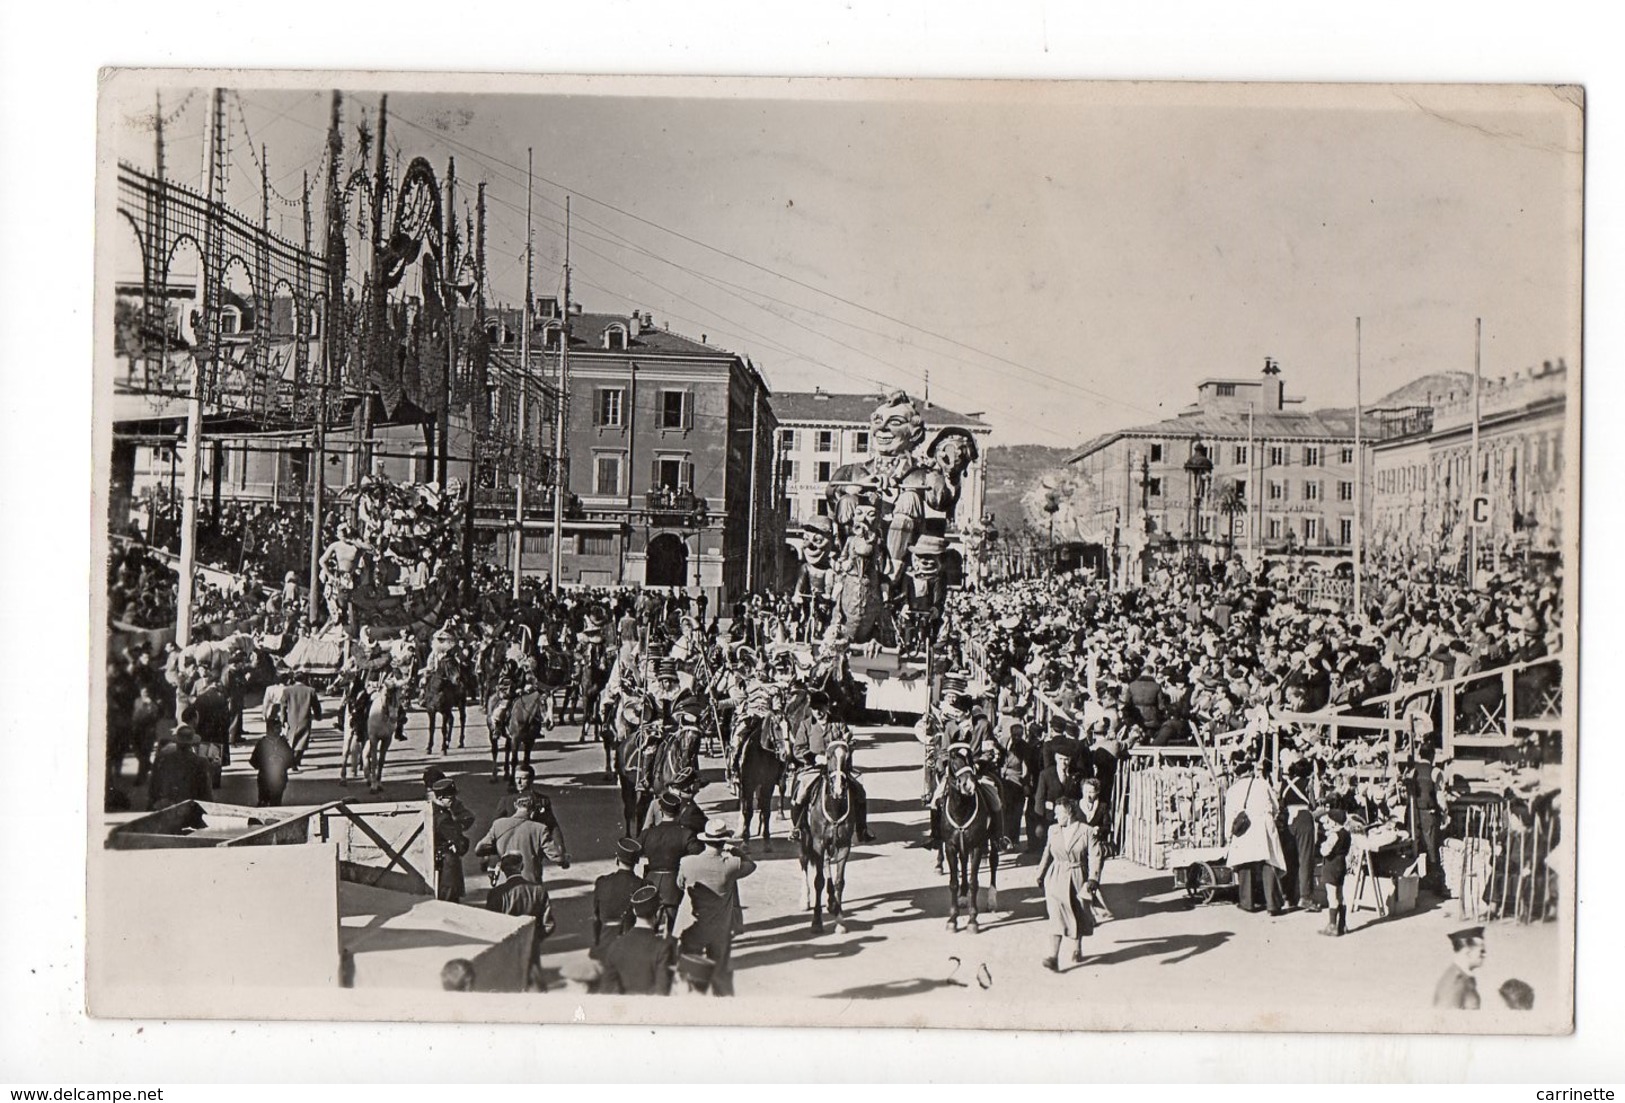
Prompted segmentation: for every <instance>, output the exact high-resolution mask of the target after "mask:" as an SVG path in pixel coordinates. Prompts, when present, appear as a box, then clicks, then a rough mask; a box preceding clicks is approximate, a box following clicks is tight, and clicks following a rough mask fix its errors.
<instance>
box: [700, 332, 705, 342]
mask: <svg viewBox="0 0 1625 1103" xmlns="http://www.w3.org/2000/svg"><path fill="white" fill-rule="evenodd" d="M700 344H702V345H703V344H705V334H703V333H702V334H700Z"/></svg>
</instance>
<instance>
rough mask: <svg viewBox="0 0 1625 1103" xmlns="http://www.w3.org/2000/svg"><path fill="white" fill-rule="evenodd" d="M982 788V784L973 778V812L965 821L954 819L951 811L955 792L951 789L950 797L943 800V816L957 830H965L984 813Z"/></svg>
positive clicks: (971, 790)
mask: <svg viewBox="0 0 1625 1103" xmlns="http://www.w3.org/2000/svg"><path fill="white" fill-rule="evenodd" d="M980 789H981V786H979V785H977V784H976V781H975V780H974V778H973V779H972V781H971V787H970V796H971V813H970V818H969V819H967V820H966V821H965V822H964V823H959V822H958V821H956V820H955V819H954V814H953V812H951V811H950V809H951V808H953V793H952V792H951V791H950V792H949V794H948V799H946V800H944V801H943V802H942V818H943V819H945V820H947V821H948V826H949V827H952V828H953V829H954V830H955V831H963V830H965V829H966V828H967V827H969V826H970V825H971V824H973V823H975V822H976V817H977V816H979V815H981V813H982V794H981V792H980Z"/></svg>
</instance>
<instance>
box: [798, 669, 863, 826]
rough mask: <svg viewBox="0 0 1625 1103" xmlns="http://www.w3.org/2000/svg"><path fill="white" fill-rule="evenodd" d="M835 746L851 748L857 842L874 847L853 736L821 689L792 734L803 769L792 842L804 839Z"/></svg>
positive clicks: (850, 780) (849, 773) (849, 775)
mask: <svg viewBox="0 0 1625 1103" xmlns="http://www.w3.org/2000/svg"><path fill="white" fill-rule="evenodd" d="M834 743H842V744H845V745H846V747H847V757H846V761H847V771H846V775H847V782H848V784H850V785H851V787H852V808H853V817H854V819H855V820H856V823H857V840H858V842H860V843H872V842H874V841H875V837H874V835H873V834H872V833H871V832H870V831H869V795H868V794H867V793H865V792H864V790H863V785H862V783H861V782H859V781H858V771H857V769H856V767H854V766H853V765H852V753H851V752H852V732H851V730H850V729H849V728H848V727H847V726H846V724H845V723H843V722H842V721H840V720H837V719H835V718H834V717H833V716H831V715H830V699H829V695H828V694H827V693H825V692H824V691H823V690H820V689H815V690H813V691H812V692H811V693H810V694H808V696H807V711H806V714H805V716H804V718H803V719H802V722H801V723H800V724H798V725H796V726H795V728H794V729H793V730H792V731H791V733H790V750H791V754H792V755H793V756H794V758H795V762H796V764H797V766H798V767H799V768H798V770H797V772H796V776H795V781H794V783H793V785H792V787H791V799H790V822H791V823H792V824H794V825H796V826H794V827H792V828H791V830H790V837H791V838H792V839H799V838H800V837H801V827H800V824H801V814H802V813H803V812H804V811H805V810H806V807H807V802H808V801H809V800H811V799H812V791H813V782H814V781H816V780H817V779H818V778H819V777H820V776H822V775H823V773H824V765H825V761H826V754H827V752H828V750H829V747H830V745H831V744H834Z"/></svg>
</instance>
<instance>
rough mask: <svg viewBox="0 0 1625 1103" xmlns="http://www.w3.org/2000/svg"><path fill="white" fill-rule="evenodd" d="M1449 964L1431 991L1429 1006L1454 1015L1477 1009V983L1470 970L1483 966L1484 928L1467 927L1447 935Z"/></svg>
mask: <svg viewBox="0 0 1625 1103" xmlns="http://www.w3.org/2000/svg"><path fill="white" fill-rule="evenodd" d="M1450 949H1451V953H1452V956H1453V960H1452V961H1451V962H1450V967H1449V968H1448V969H1446V970H1445V971H1444V976H1442V977H1440V978H1439V983H1438V984H1437V985H1435V986H1434V989H1433V1006H1434V1007H1443V1008H1449V1009H1452V1010H1456V1011H1477V1010H1478V1009H1479V1006H1480V1004H1479V998H1478V980H1477V979H1476V978H1475V977H1474V976H1473V972H1474V970H1476V969H1477V968H1478V967H1479V966H1481V965H1483V964H1484V953H1485V951H1484V928H1483V927H1467V928H1465V929H1463V930H1459V931H1452V932H1451V933H1450Z"/></svg>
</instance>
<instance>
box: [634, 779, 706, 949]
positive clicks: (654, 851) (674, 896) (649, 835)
mask: <svg viewBox="0 0 1625 1103" xmlns="http://www.w3.org/2000/svg"><path fill="white" fill-rule="evenodd" d="M682 812H683V801H682V798H681V797H679V796H678V795H677V794H675V793H669V792H668V793H662V794H661V795H660V822H659V823H657V824H655V825H653V826H652V827H647V828H645V829H644V831H643V834H642V835H641V836H639V838H638V843H639V845H640V846H642V847H643V857H644V859H645V861H646V863H647V864H646V865H645V866H644V867H643V876H644V878H645V879H646V880H647V881H648V882H649V884H651V885H653V886H654V887H655V889H656V891H657V892H658V893H659V895H660V906H661V907H662V908H664V909H666V933H668V934H670V933H671V928H672V925H673V924H674V923H676V922H677V909H678V907H680V906H681V905H682V903H683V890H682V889H680V888H678V887H677V867H678V865H679V864H680V863H681V862H682V860H683V859H684V858H685V857H687V856H688V855H690V854H698V853H700V852H701V851H702V850H704V849H705V847H704V846H702V845H701V844H700V842H699V839H698V833H697V832H695V831H691V830H689V829H688V828H687V827H685V826H683V824H682V823H680V822H679V819H678V817H679V816H681V814H682Z"/></svg>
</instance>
